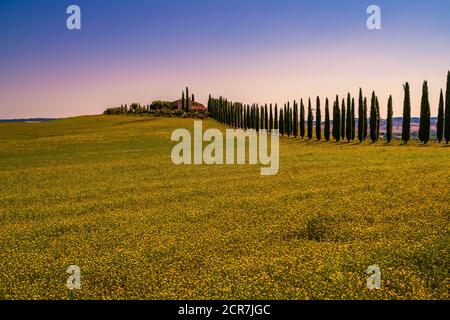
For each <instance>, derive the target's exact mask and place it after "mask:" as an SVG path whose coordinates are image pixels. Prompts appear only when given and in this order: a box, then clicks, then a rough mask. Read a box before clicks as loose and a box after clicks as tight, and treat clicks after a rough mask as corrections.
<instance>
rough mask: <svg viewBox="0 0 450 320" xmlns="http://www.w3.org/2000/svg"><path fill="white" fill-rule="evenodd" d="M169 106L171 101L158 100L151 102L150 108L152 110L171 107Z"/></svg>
mask: <svg viewBox="0 0 450 320" xmlns="http://www.w3.org/2000/svg"><path fill="white" fill-rule="evenodd" d="M169 106H170V102H168V101H161V100H156V101H153V102H152V103H151V105H150V109H151V110H157V109H167V108H169Z"/></svg>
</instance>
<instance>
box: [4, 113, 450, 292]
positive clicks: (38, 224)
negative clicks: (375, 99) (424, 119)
mask: <svg viewBox="0 0 450 320" xmlns="http://www.w3.org/2000/svg"><path fill="white" fill-rule="evenodd" d="M180 127H184V128H188V129H191V130H192V128H193V120H192V119H179V118H149V117H132V116H87V117H77V118H70V119H64V120H57V121H50V122H46V123H8V124H0V298H1V299H448V298H449V295H448V279H449V275H448V272H449V267H450V265H449V260H450V259H449V258H450V255H449V243H450V241H449V240H450V239H449V231H450V230H449V226H450V225H449V221H450V220H449V217H450V216H449V215H450V192H449V187H450V147H446V146H444V145H437V144H436V143H430V144H429V145H427V146H421V145H419V144H418V143H417V142H414V141H412V142H411V143H410V144H409V145H407V146H401V145H399V143H398V142H395V143H394V144H393V145H387V144H385V143H384V142H378V143H376V144H374V145H370V144H368V143H367V144H363V145H358V144H356V143H350V144H348V143H338V144H336V143H334V142H330V143H326V142H320V143H317V142H305V141H301V140H300V139H294V138H286V137H284V138H281V141H280V171H279V174H278V175H276V176H261V175H260V173H259V167H258V166H252V165H228V166H226V165H220V166H219V165H215V166H207V165H191V166H176V165H174V164H172V162H171V158H170V154H171V150H172V147H173V146H174V145H175V143H173V142H171V141H170V136H171V133H172V131H173V130H174V129H177V128H180ZM212 127H217V128H220V129H222V130H224V129H225V127H223V126H221V125H218V124H217V123H215V122H213V121H212V120H205V121H204V122H203V128H204V129H207V128H212ZM375 264H376V265H378V266H379V267H380V270H381V279H382V280H381V289H379V290H369V289H368V288H367V286H366V281H367V278H368V276H369V275H368V274H366V270H367V268H368V267H369V266H371V265H375ZM69 265H77V266H79V267H80V269H81V289H80V290H69V289H68V288H67V287H66V281H67V277H68V275H67V274H66V269H67V267H68V266H69Z"/></svg>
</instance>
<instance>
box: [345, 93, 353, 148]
mask: <svg viewBox="0 0 450 320" xmlns="http://www.w3.org/2000/svg"><path fill="white" fill-rule="evenodd" d="M348 97H349V98H348V99H347V122H346V128H345V137H346V138H347V142H350V140H351V139H352V107H351V104H352V103H351V102H350V94H349V95H348Z"/></svg>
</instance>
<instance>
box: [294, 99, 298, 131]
mask: <svg viewBox="0 0 450 320" xmlns="http://www.w3.org/2000/svg"><path fill="white" fill-rule="evenodd" d="M293 126H294V127H293V135H294V137H295V138H297V137H298V104H297V102H295V101H294V123H293Z"/></svg>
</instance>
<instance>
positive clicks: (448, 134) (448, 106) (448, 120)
mask: <svg viewBox="0 0 450 320" xmlns="http://www.w3.org/2000/svg"><path fill="white" fill-rule="evenodd" d="M444 139H445V141H446V143H447V144H448V143H449V141H450V71H449V72H448V73H447V89H446V91H445V120H444Z"/></svg>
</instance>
